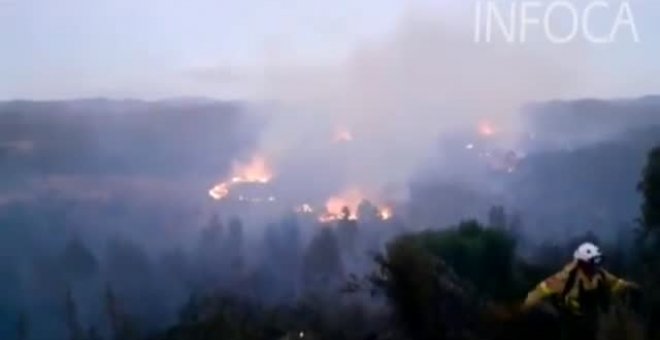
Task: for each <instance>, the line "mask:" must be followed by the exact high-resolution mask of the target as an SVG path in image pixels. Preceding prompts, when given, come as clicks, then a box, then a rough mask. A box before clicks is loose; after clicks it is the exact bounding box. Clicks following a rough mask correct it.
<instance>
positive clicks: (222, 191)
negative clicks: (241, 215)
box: [209, 156, 273, 200]
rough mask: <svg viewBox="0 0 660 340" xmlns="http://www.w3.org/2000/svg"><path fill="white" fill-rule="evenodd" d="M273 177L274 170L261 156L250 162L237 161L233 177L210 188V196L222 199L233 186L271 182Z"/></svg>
mask: <svg viewBox="0 0 660 340" xmlns="http://www.w3.org/2000/svg"><path fill="white" fill-rule="evenodd" d="M272 178H273V172H272V170H271V169H270V168H269V167H268V164H267V163H266V160H265V159H264V158H263V157H261V156H255V157H253V158H252V160H251V161H250V162H249V163H246V164H241V163H235V164H234V167H233V170H232V177H231V178H230V179H229V180H227V181H223V182H220V183H218V184H217V185H215V186H214V187H213V188H211V189H210V190H209V196H211V198H213V199H215V200H221V199H223V198H225V197H227V196H228V195H229V193H230V191H231V188H232V187H233V186H235V185H237V184H241V183H261V184H265V183H268V182H270V180H271V179H272Z"/></svg>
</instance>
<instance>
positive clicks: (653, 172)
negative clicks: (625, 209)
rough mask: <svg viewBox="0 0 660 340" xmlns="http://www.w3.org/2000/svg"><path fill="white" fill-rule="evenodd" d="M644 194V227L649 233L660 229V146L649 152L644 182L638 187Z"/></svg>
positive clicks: (643, 173)
mask: <svg viewBox="0 0 660 340" xmlns="http://www.w3.org/2000/svg"><path fill="white" fill-rule="evenodd" d="M638 190H639V191H640V193H641V194H642V199H643V202H642V218H641V222H642V226H643V227H644V230H645V231H646V232H647V233H648V232H655V231H657V230H658V229H660V146H657V147H655V148H653V149H652V150H651V152H649V155H648V158H647V161H646V166H645V167H644V170H643V172H642V180H641V181H640V183H639V185H638Z"/></svg>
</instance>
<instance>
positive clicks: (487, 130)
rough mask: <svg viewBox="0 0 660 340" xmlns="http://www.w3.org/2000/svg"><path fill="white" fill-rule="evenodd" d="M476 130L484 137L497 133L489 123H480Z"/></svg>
mask: <svg viewBox="0 0 660 340" xmlns="http://www.w3.org/2000/svg"><path fill="white" fill-rule="evenodd" d="M477 130H478V131H479V134H480V135H482V136H484V137H490V136H492V135H494V134H495V133H496V132H497V131H496V129H495V126H494V125H493V124H492V123H491V122H489V121H481V122H480V123H479V126H478V128H477Z"/></svg>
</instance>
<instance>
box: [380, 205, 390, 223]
mask: <svg viewBox="0 0 660 340" xmlns="http://www.w3.org/2000/svg"><path fill="white" fill-rule="evenodd" d="M380 218H381V219H382V220H383V221H387V220H389V219H390V218H392V209H390V208H389V207H382V208H380Z"/></svg>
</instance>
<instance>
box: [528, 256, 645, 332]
mask: <svg viewBox="0 0 660 340" xmlns="http://www.w3.org/2000/svg"><path fill="white" fill-rule="evenodd" d="M573 258H574V259H573V261H572V262H571V263H569V264H568V265H566V266H565V267H564V269H562V270H561V271H560V272H558V273H556V274H554V275H552V276H550V277H549V278H547V279H545V280H544V281H543V282H541V283H539V284H538V285H537V286H536V288H535V289H534V290H532V291H531V292H530V293H529V294H528V295H527V299H525V302H524V303H523V306H522V309H523V311H528V310H530V309H531V308H533V307H535V306H537V305H539V304H540V303H542V302H545V301H546V300H550V301H551V302H553V303H554V305H555V306H556V307H557V308H558V309H559V312H560V316H561V317H562V319H563V320H562V325H563V331H562V333H563V334H564V338H565V339H580V340H590V339H595V338H596V333H597V329H598V315H599V312H600V311H605V310H606V309H607V308H608V306H609V302H610V299H611V298H612V297H614V296H616V295H619V294H620V293H623V292H624V291H626V290H635V291H637V290H638V289H639V287H638V286H637V284H635V283H633V282H629V281H626V280H623V279H620V278H618V277H616V276H614V275H612V274H610V273H609V272H607V271H606V270H605V269H603V268H602V267H601V264H602V262H603V254H602V253H601V252H600V249H598V247H597V246H595V245H594V244H592V243H583V244H582V245H580V246H579V247H578V248H577V249H576V250H575V253H574V254H573Z"/></svg>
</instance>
